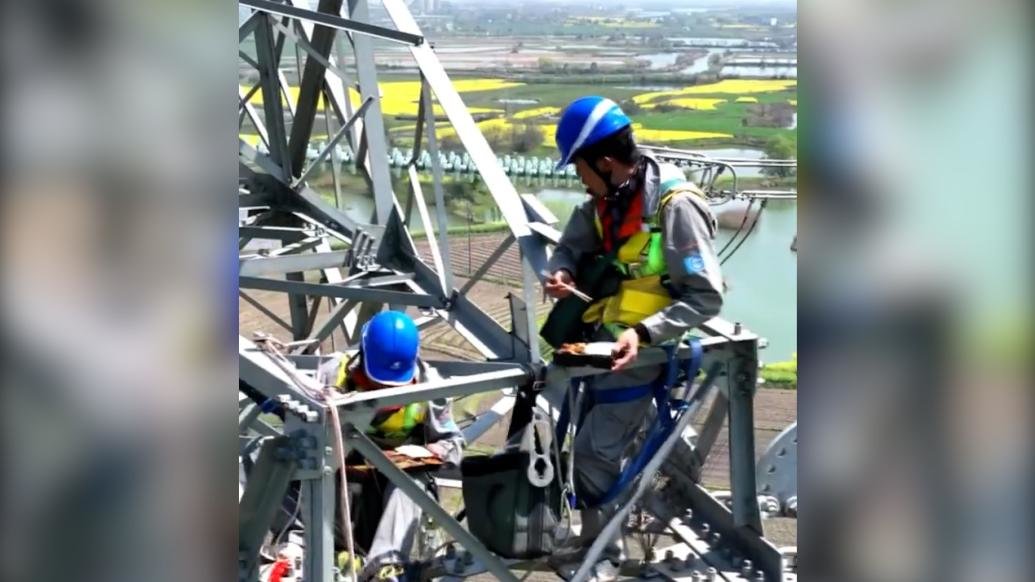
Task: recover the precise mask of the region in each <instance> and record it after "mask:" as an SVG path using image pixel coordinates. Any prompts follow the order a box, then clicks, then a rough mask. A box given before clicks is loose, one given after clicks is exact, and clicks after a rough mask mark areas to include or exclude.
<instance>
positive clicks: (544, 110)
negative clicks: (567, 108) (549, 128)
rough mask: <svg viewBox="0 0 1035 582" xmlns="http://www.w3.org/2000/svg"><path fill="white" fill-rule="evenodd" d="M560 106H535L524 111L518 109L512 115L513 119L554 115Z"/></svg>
mask: <svg viewBox="0 0 1035 582" xmlns="http://www.w3.org/2000/svg"><path fill="white" fill-rule="evenodd" d="M560 112H561V108H560V107H535V108H532V109H525V110H524V111H518V112H517V113H515V114H514V115H513V117H514V119H531V118H533V117H543V116H546V115H554V114H556V113H560Z"/></svg>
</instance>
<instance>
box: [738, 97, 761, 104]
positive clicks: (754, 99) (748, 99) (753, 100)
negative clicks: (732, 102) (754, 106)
mask: <svg viewBox="0 0 1035 582" xmlns="http://www.w3.org/2000/svg"><path fill="white" fill-rule="evenodd" d="M737 103H758V97H747V96H744V97H737Z"/></svg>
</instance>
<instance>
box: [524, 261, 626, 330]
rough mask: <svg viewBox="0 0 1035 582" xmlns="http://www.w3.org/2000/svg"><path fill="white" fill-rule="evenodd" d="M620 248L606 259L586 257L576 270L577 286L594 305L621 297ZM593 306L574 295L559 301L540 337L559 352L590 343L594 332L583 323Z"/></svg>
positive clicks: (544, 324)
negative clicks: (617, 263) (571, 345)
mask: <svg viewBox="0 0 1035 582" xmlns="http://www.w3.org/2000/svg"><path fill="white" fill-rule="evenodd" d="M620 246H621V245H617V246H616V247H615V250H613V251H611V252H609V253H607V254H605V255H591V256H589V257H584V259H583V260H582V261H580V262H579V265H578V267H577V268H576V271H577V273H576V274H575V286H576V287H577V288H578V289H579V290H580V291H582V292H583V293H585V294H587V295H589V296H590V297H592V298H593V300H594V301H596V300H598V299H603V298H604V297H610V296H612V295H614V294H615V293H618V287H619V285H620V284H621V282H622V276H621V273H619V272H618V267H616V266H615V264H614V260H615V257H616V256H618V248H619V247H620ZM589 305H590V304H589V303H586V302H585V301H583V300H581V299H579V298H578V297H575V296H574V295H569V296H567V297H565V298H564V299H561V300H559V301H558V302H557V303H556V304H555V305H554V306H553V309H551V310H550V315H548V316H547V317H546V322H545V323H543V327H542V329H540V330H539V335H540V336H542V338H543V339H544V340H546V343H548V344H550V345H551V346H553V347H554V348H559V347H561V344H565V343H574V342H581V341H586V340H587V339H588V338H589V334H590V332H591V330H590V328H589V326H588V325H586V324H585V323H584V322H583V321H582V314H583V313H585V312H586V309H588V308H589Z"/></svg>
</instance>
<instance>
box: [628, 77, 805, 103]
mask: <svg viewBox="0 0 1035 582" xmlns="http://www.w3.org/2000/svg"><path fill="white" fill-rule="evenodd" d="M797 84H798V82H797V81H796V80H793V79H789V80H771V79H725V80H722V81H719V82H717V83H709V84H707V85H692V86H690V87H683V88H682V89H673V90H671V91H651V92H649V93H640V94H639V95H636V96H634V97H633V101H634V102H636V103H638V104H640V105H642V104H644V103H648V102H650V101H655V100H657V99H658V98H664V97H681V96H683V95H709V94H732V95H745V94H750V93H769V92H773V91H784V90H787V89H790V88H792V87H796V86H797Z"/></svg>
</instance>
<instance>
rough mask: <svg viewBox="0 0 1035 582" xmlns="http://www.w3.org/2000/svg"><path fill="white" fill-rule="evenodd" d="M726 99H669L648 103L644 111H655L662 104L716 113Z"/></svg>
mask: <svg viewBox="0 0 1035 582" xmlns="http://www.w3.org/2000/svg"><path fill="white" fill-rule="evenodd" d="M725 102H726V100H725V99H717V98H713V97H682V98H678V99H669V100H667V101H655V102H654V103H648V104H646V105H644V106H643V108H644V109H653V108H654V107H657V106H658V105H661V104H662V103H665V104H667V105H675V106H676V107H682V108H684V109H696V110H698V111H715V106H716V105H718V104H719V103H725Z"/></svg>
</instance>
